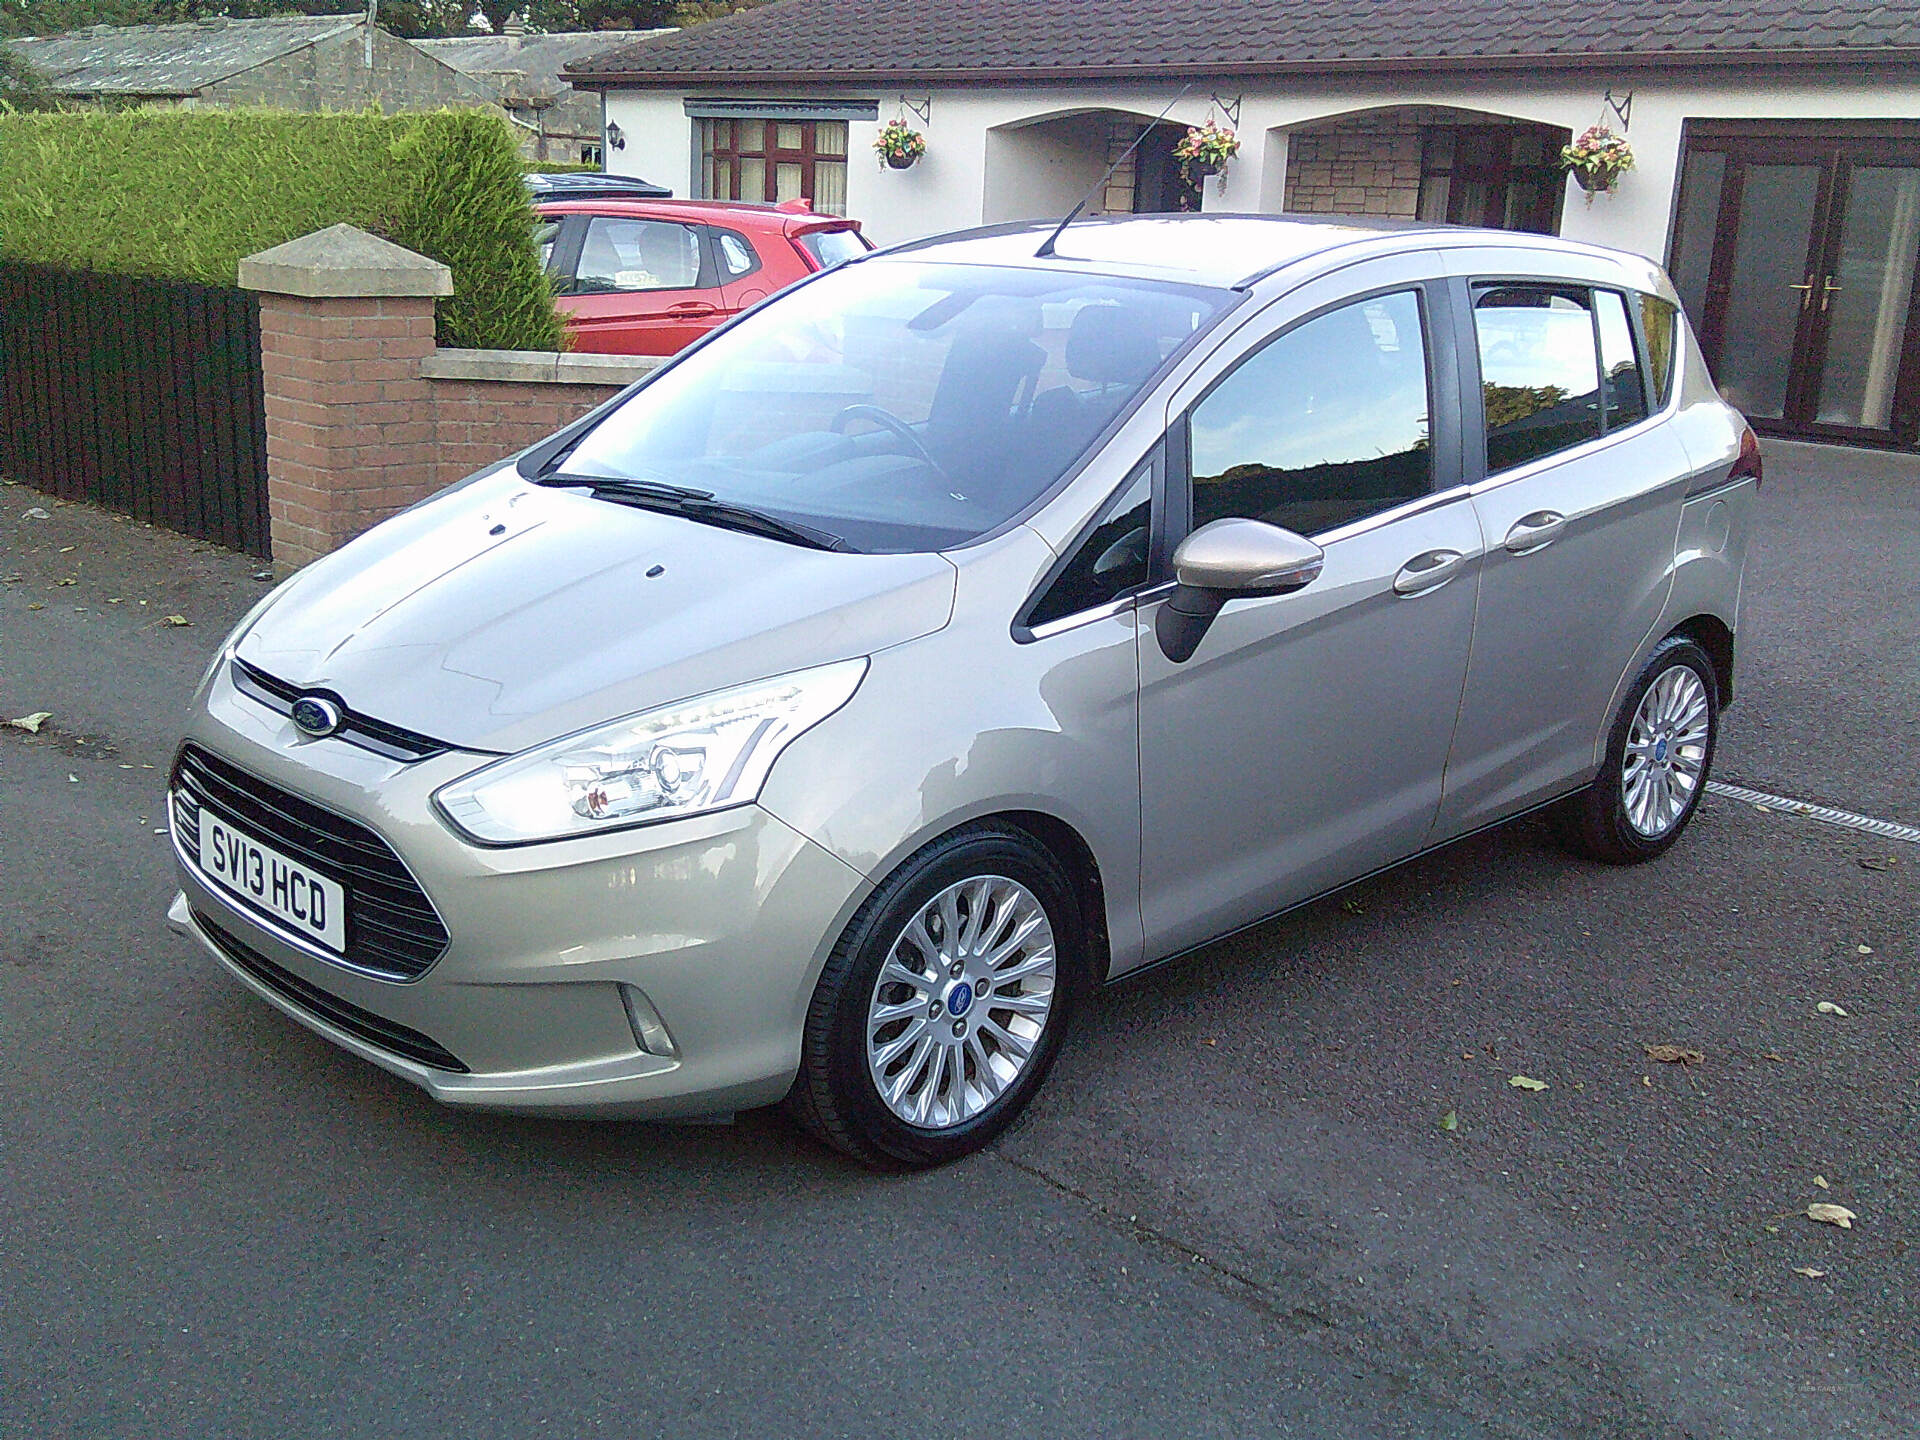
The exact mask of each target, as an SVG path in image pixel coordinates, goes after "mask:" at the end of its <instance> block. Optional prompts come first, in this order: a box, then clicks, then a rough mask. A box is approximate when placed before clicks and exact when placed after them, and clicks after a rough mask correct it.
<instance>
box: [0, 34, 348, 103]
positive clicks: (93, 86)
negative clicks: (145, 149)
mask: <svg viewBox="0 0 1920 1440" xmlns="http://www.w3.org/2000/svg"><path fill="white" fill-rule="evenodd" d="M362 18H363V17H361V16H359V15H298V16H291V17H288V18H285V19H272V20H204V21H196V22H193V23H190V24H185V25H122V26H117V27H116V26H108V25H96V26H94V27H93V28H92V29H89V30H69V31H67V32H66V33H65V34H63V35H43V36H39V37H36V38H33V39H24V40H9V41H7V42H5V43H6V44H8V45H10V46H12V47H13V50H14V52H15V53H16V54H18V55H19V56H20V57H21V58H22V59H24V60H25V61H26V62H27V63H28V64H29V65H31V66H33V68H34V69H36V70H38V71H39V72H40V73H41V74H42V75H44V76H46V78H47V80H48V82H49V83H50V86H51V88H52V89H53V90H54V91H56V92H57V93H60V94H66V95H142V96H162V95H164V96H185V95H192V94H195V93H197V92H198V91H200V90H204V89H205V88H206V87H207V86H209V85H213V84H216V83H218V82H219V81H221V80H225V79H227V78H228V77H229V76H232V75H239V74H241V73H243V72H245V71H248V70H251V69H253V68H254V67H256V66H259V65H264V64H266V63H267V62H268V61H269V60H278V59H279V58H280V57H281V56H282V55H291V54H292V53H293V52H294V51H296V50H299V49H303V48H304V47H306V46H308V45H313V44H317V43H318V42H320V41H322V40H325V39H328V38H329V37H331V36H334V35H338V34H339V33H340V32H341V31H343V30H351V29H353V28H354V27H355V26H356V25H358V24H360V23H361V21H362Z"/></svg>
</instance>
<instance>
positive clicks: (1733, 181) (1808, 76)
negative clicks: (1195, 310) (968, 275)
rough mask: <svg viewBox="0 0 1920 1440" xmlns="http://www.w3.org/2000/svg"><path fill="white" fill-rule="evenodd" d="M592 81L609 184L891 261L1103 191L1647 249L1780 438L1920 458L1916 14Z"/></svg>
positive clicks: (1647, 4)
mask: <svg viewBox="0 0 1920 1440" xmlns="http://www.w3.org/2000/svg"><path fill="white" fill-rule="evenodd" d="M571 76H572V80H573V83H574V85H575V86H576V87H578V88H582V89H587V88H591V89H598V90H600V91H602V92H604V95H605V102H606V103H605V118H606V128H607V134H608V137H609V140H610V142H611V148H610V149H609V150H608V152H607V162H608V168H609V169H612V170H615V171H624V170H628V169H634V170H639V169H644V170H645V171H646V172H647V174H648V175H649V176H652V177H653V178H656V179H658V180H660V181H661V182H663V183H665V184H668V185H671V186H672V187H673V188H674V189H675V190H676V191H677V192H678V193H682V194H691V195H695V196H725V197H732V198H739V199H756V200H772V199H784V198H788V197H790V196H793V195H806V196H808V197H810V198H811V199H812V201H813V203H814V204H815V206H816V207H818V208H821V209H827V210H833V211H844V212H846V213H850V214H854V215H858V216H860V217H861V218H862V219H863V220H864V221H865V222H866V225H867V230H868V233H869V234H870V235H872V236H873V237H874V238H875V239H876V240H878V241H880V242H882V243H886V242H889V241H901V240H908V239H912V238H915V237H917V236H921V235H925V234H929V233H934V232H938V231H941V230H948V229H954V228H959V227H963V226H970V225H978V224H982V223H992V222H997V221H1016V220H1031V219H1035V218H1040V217H1050V216H1059V215H1064V214H1065V213H1066V212H1067V211H1068V210H1069V209H1071V208H1072V206H1073V205H1074V204H1075V203H1076V202H1077V201H1079V200H1080V199H1081V198H1082V196H1084V195H1087V194H1089V193H1091V194H1092V197H1093V198H1092V205H1091V208H1092V209H1093V210H1095V211H1107V212H1114V211H1149V210H1167V209H1179V208H1198V209H1200V210H1202V211H1260V212H1277V211H1299V212H1308V213H1315V214H1322V213H1342V212H1348V213H1361V214H1370V215H1389V216H1403V217H1418V218H1421V219H1427V220H1440V221H1450V222H1455V223H1463V224H1474V225H1492V226H1498V227H1505V228H1511V229H1525V230H1541V231H1550V232H1556V233H1559V234H1562V235H1565V236H1568V237H1570V238H1574V239H1579V240H1585V241H1591V242H1594V243H1597V244H1602V245H1610V246H1616V247H1620V248H1623V249H1628V250H1634V251H1638V252H1640V253H1642V254H1644V255H1648V256H1651V257H1654V258H1656V259H1659V260H1661V261H1663V262H1664V263H1666V264H1667V265H1668V266H1669V267H1670V269H1671V270H1672V271H1673V274H1674V277H1675V280H1676V282H1677V283H1678V285H1679V287H1680V290H1681V292H1682V294H1683V296H1684V297H1685V299H1686V301H1687V304H1688V307H1689V309H1690V311H1691V313H1692V315H1693V318H1694V323H1695V325H1696V327H1697V328H1698V329H1699V330H1700V332H1701V336H1702V340H1703V343H1704V344H1705V346H1706V349H1707V351H1708V354H1709V356H1710V357H1711V358H1712V360H1713V362H1714V364H1715V368H1716V374H1717V375H1718V377H1719V379H1720V381H1721V383H1722V385H1723V386H1724V388H1725V390H1726V391H1727V393H1728V395H1729V397H1730V398H1732V399H1733V400H1735V401H1736V403H1738V404H1740V405H1741V406H1742V407H1743V408H1744V409H1746V411H1747V413H1748V414H1749V415H1751V416H1752V417H1753V418H1754V419H1755V421H1756V422H1757V423H1758V424H1759V425H1761V426H1762V427H1763V428H1765V429H1768V430H1770V431H1772V432H1774V433H1778V434H1787V435H1801V436H1809V437H1820V438H1827V439H1838V440H1850V441H1855V442H1860V443H1867V444H1877V445H1898V446H1903V447H1910V446H1913V445H1914V444H1915V443H1916V441H1917V440H1920V323H1916V320H1920V317H1917V316H1916V315H1915V313H1914V312H1915V310H1916V308H1920V307H1915V306H1914V305H1913V304H1911V303H1910V302H1911V301H1912V298H1913V296H1912V290H1913V277H1914V269H1915V264H1916V257H1920V7H1916V6H1914V5H1911V4H1907V5H1888V4H1885V3H1883V0H1614V3H1612V4H1608V5H1597V6H1596V5H1592V4H1589V3H1584V0H1579V3H1576V0H1426V3H1424V4H1420V5H1390V4H1385V3H1380V0H1323V3H1317V4H1302V3H1300V0H1188V3H1186V4H1182V5H1166V4H1163V3H1159V0H970V3H968V4H964V5H960V4H947V3H939V0H781V3H776V4H772V5H768V6H765V7H762V8H759V9H753V10H748V11H744V12H742V13H739V14H736V15H733V16H730V17H727V18H724V19H720V20H716V21H713V22H710V23H708V24H705V25H701V26H698V27H695V28H693V29H689V30H686V31H682V32H679V33H675V34H669V35H664V36H659V37H656V38H652V39H648V40H644V41H641V42H639V43H637V44H635V45H633V46H630V47H628V48H625V49H622V50H617V51H614V52H612V53H610V54H606V55H602V56H600V57H597V58H595V59H592V60H588V61H585V62H582V63H580V64H578V65H576V66H574V67H573V69H572V71H571ZM895 119H901V120H904V121H905V122H906V124H907V125H908V126H910V127H911V128H913V129H915V130H917V131H919V132H921V133H922V134H923V135H924V137H925V140H926V144H927V151H926V154H925V157H924V158H922V159H921V160H919V161H918V163H916V164H913V165H912V166H911V167H910V168H906V169H893V168H888V167H885V166H883V165H881V164H878V163H876V158H875V155H874V151H873V148H872V146H873V141H874V138H875V136H876V134H877V133H878V131H879V128H880V126H881V125H882V124H883V123H885V122H887V121H890V120H895ZM1209 119H1211V120H1212V121H1214V122H1215V123H1216V124H1220V125H1224V126H1228V127H1231V128H1232V130H1233V131H1234V132H1235V136H1236V138H1237V139H1238V141H1239V151H1238V154H1237V155H1236V156H1234V158H1233V159H1232V160H1231V161H1230V163H1229V164H1228V165H1227V166H1226V168H1225V170H1224V172H1223V173H1221V174H1219V175H1217V176H1213V177H1207V178H1204V179H1201V180H1199V181H1198V183H1196V182H1195V181H1194V180H1193V179H1191V178H1190V177H1187V176H1184V175H1183V174H1182V173H1181V171H1180V168H1179V166H1178V164H1177V163H1176V160H1175V157H1174V153H1173V152H1174V146H1175V144H1176V143H1177V142H1178V141H1179V139H1180V138H1181V136H1183V135H1184V134H1185V132H1186V129H1187V127H1188V126H1190V125H1198V124H1201V123H1202V122H1204V121H1207V120H1209ZM1595 124H1604V125H1605V126H1607V127H1608V128H1609V129H1610V130H1612V131H1613V132H1615V133H1616V134H1619V135H1621V136H1623V137H1625V138H1626V140H1627V141H1628V143H1629V144H1630V145H1631V147H1632V150H1633V154H1634V158H1635V160H1636V165H1635V167H1634V168H1633V169H1632V170H1630V171H1628V172H1627V173H1626V174H1624V175H1623V176H1621V177H1620V178H1619V180H1618V181H1617V183H1616V184H1615V185H1614V187H1613V189H1612V190H1610V191H1608V192H1606V193H1600V194H1590V193H1589V192H1587V191H1585V190H1582V189H1580V188H1578V187H1576V186H1575V185H1574V184H1573V183H1572V181H1571V179H1570V177H1568V176H1567V175H1566V174H1564V173H1563V171H1562V169H1561V168H1560V165H1559V163H1558V162H1559V157H1560V151H1561V147H1562V146H1563V145H1566V144H1567V143H1568V142H1570V141H1571V140H1573V139H1574V138H1575V137H1576V136H1577V135H1579V134H1580V133H1581V132H1583V131H1584V130H1586V129H1587V128H1588V127H1589V126H1592V125H1595ZM1136 141H1137V142H1138V144H1137V146H1136V144H1135V142H1136ZM1115 161H1119V162H1120V163H1119V164H1118V166H1117V168H1113V170H1112V173H1111V174H1107V172H1108V170H1109V167H1110V166H1113V164H1114V162H1115ZM1103 175H1104V176H1105V180H1104V183H1102V177H1103Z"/></svg>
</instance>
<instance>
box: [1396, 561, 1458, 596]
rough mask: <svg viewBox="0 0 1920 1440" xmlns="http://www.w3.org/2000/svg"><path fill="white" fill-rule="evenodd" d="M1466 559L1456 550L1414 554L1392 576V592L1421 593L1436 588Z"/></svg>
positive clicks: (1444, 582) (1453, 573)
mask: <svg viewBox="0 0 1920 1440" xmlns="http://www.w3.org/2000/svg"><path fill="white" fill-rule="evenodd" d="M1466 560H1467V557H1466V556H1465V555H1462V554H1461V553H1460V552H1459V551H1458V550H1429V551H1427V552H1426V553H1425V554H1424V555H1416V556H1414V557H1413V559H1411V560H1409V561H1407V563H1406V564H1404V565H1402V566H1401V567H1400V573H1399V574H1398V575H1396V576H1394V577H1393V593H1394V594H1396V595H1421V594H1424V593H1425V592H1427V591H1428V590H1433V589H1437V588H1438V587H1439V586H1442V585H1444V584H1446V583H1447V581H1449V580H1451V579H1452V578H1453V577H1454V576H1455V575H1457V574H1459V573H1460V567H1461V566H1462V565H1464V564H1465V563H1466Z"/></svg>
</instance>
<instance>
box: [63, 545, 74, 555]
mask: <svg viewBox="0 0 1920 1440" xmlns="http://www.w3.org/2000/svg"><path fill="white" fill-rule="evenodd" d="M60 553H61V554H62V555H70V554H72V553H73V546H71V545H62V546H61V547H60Z"/></svg>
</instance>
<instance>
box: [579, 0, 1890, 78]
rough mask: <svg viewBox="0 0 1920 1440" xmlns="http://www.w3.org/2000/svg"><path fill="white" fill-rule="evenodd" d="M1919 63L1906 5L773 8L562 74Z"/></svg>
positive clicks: (1254, 1) (1269, 3)
mask: <svg viewBox="0 0 1920 1440" xmlns="http://www.w3.org/2000/svg"><path fill="white" fill-rule="evenodd" d="M1902 50H1905V51H1908V52H1909V54H1908V56H1907V57H1906V58H1909V59H1911V58H1914V54H1913V52H1920V5H1916V4H1914V3H1913V0H1419V3H1411V0H1180V3H1174V4H1170V3H1167V0H779V3H776V4H771V5H766V6H762V7H759V8H757V9H752V10H744V11H740V12H738V13H736V14H734V15H730V16H727V17H725V18H723V19H719V20H713V21H709V22H708V23H706V24H704V25H698V26H694V27H692V28H691V29H688V30H683V31H680V32H678V33H676V34H671V35H663V36H660V37H658V38H655V39H651V40H646V41H643V42H641V43H640V44H637V45H634V46H632V47H630V48H628V49H625V50H622V51H617V52H615V53H613V54H610V55H603V56H600V57H598V58H596V59H593V60H589V61H583V62H579V63H576V64H575V65H573V66H570V67H569V68H570V70H572V71H573V72H574V74H575V75H576V77H577V78H579V79H591V80H594V81H607V80H615V81H617V80H630V81H632V82H634V83H639V84H648V83H657V84H667V83H673V82H678V81H689V82H697V81H701V80H706V81H726V80H737V79H747V78H759V79H765V80H772V81H779V80H786V79H821V80H835V79H839V80H848V79H858V78H873V79H911V78H919V79H931V78H936V77H940V76H951V77H954V78H964V77H969V76H973V77H981V78H986V77H996V78H1010V79H1018V78H1020V77H1022V76H1023V75H1024V76H1031V77H1033V78H1036V79H1038V78H1048V77H1053V76H1064V77H1080V76H1084V77H1088V78H1095V77H1099V76H1101V75H1109V74H1114V73H1127V74H1134V75H1143V74H1153V75H1183V74H1202V75H1204V74H1233V73H1240V74H1260V73H1284V72H1287V71H1296V70H1331V69H1343V68H1353V67H1358V66H1372V65H1378V64H1383V63H1387V64H1390V63H1410V64H1420V63H1426V64H1434V65H1466V64H1485V65H1501V64H1505V65H1513V64H1519V63H1529V64H1533V63H1537V64H1541V65H1550V66H1574V65H1578V64H1580V63H1582V62H1583V61H1587V60H1590V59H1592V58H1594V57H1608V58H1612V57H1629V58H1636V59H1642V60H1645V61H1657V60H1660V59H1663V58H1664V59H1666V60H1668V61H1673V60H1678V59H1680V58H1683V57H1687V56H1697V57H1699V58H1700V59H1701V60H1702V61H1725V60H1729V59H1737V58H1745V57H1758V56H1768V57H1772V56H1781V57H1799V58H1814V57H1817V56H1824V55H1826V54H1829V53H1831V52H1834V51H1841V52H1844V53H1845V54H1847V55H1855V54H1857V55H1859V56H1860V57H1862V58H1871V57H1874V56H1876V55H1879V56H1882V57H1887V56H1889V55H1890V54H1891V53H1893V52H1898V51H1902Z"/></svg>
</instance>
